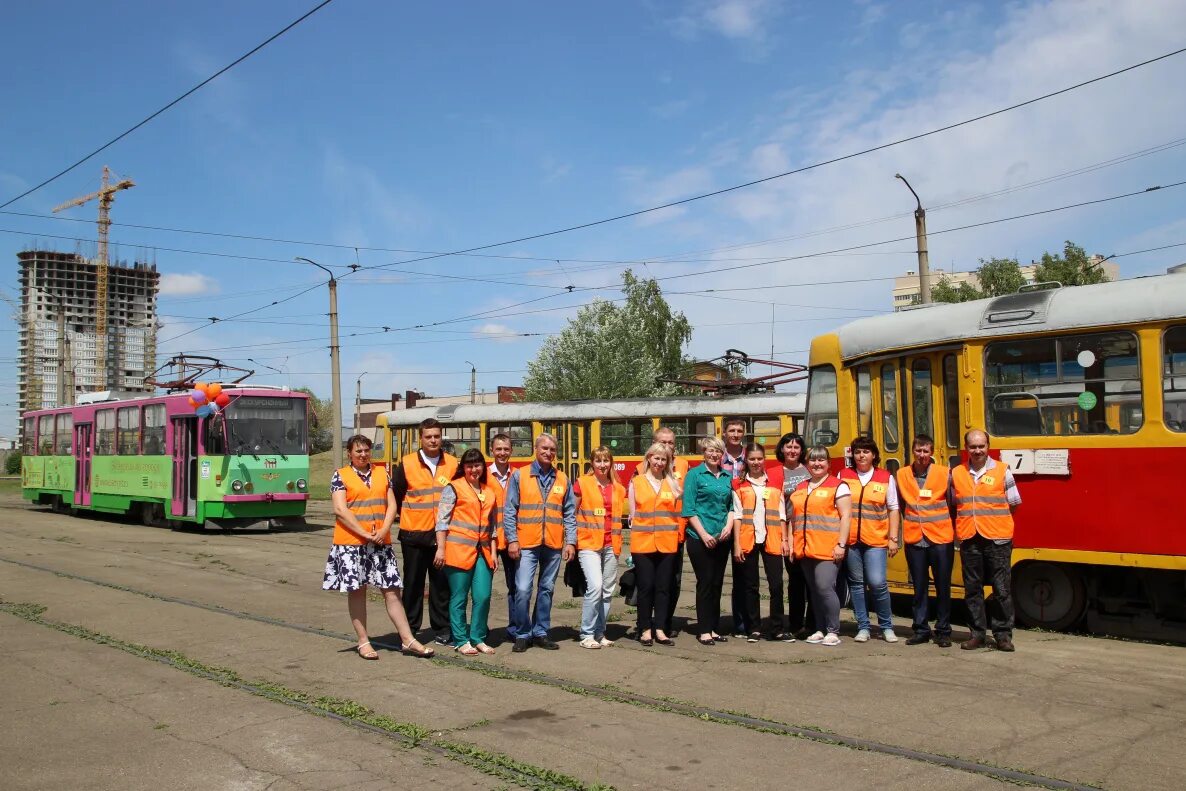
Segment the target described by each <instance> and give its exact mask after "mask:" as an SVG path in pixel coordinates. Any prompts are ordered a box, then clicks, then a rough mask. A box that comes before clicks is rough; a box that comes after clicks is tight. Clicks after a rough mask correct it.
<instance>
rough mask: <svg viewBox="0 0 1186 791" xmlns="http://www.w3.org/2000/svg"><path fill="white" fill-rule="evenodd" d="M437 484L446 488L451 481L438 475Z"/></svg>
mask: <svg viewBox="0 0 1186 791" xmlns="http://www.w3.org/2000/svg"><path fill="white" fill-rule="evenodd" d="M437 483H439V484H440V485H441V486H444V485H446V484H447V483H449V479H448V478H447V477H445V476H444V475H438V476H437Z"/></svg>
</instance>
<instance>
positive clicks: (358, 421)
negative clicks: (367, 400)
mask: <svg viewBox="0 0 1186 791" xmlns="http://www.w3.org/2000/svg"><path fill="white" fill-rule="evenodd" d="M366 375H367V372H366V371H363V372H362V373H360V374H359V375H358V378H357V379H355V380H354V433H355V434H357V433H358V432H359V431H361V430H362V378H363V377H364V376H366Z"/></svg>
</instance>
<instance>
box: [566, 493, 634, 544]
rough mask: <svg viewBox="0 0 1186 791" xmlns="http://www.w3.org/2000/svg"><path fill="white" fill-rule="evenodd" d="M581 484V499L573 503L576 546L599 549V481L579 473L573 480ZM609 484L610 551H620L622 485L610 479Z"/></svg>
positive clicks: (601, 530) (601, 532) (602, 508)
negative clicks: (610, 496) (611, 494)
mask: <svg viewBox="0 0 1186 791" xmlns="http://www.w3.org/2000/svg"><path fill="white" fill-rule="evenodd" d="M577 485H578V486H580V487H581V499H580V500H579V501H578V502H577V549H592V550H598V551H599V550H602V549H604V548H605V500H604V498H602V496H601V484H599V483H598V482H597V478H596V477H595V476H593V475H582V476H581V477H580V479H578V480H577ZM610 485H611V486H612V487H613V502H612V503H610V507H609V516H610V537H611V539H612V540H613V547H614V554H615V555H620V554H622V514H624V513H625V512H626V487H625V486H623V485H622V484H620V483H618V482H617V481H616V480H614V479H612V478H611V479H610Z"/></svg>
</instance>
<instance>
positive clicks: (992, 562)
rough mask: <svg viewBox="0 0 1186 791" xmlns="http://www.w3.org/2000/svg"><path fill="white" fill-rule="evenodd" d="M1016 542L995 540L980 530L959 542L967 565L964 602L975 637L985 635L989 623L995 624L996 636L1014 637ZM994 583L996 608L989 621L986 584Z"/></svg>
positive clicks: (965, 565) (964, 565) (994, 633)
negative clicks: (1013, 578)
mask: <svg viewBox="0 0 1186 791" xmlns="http://www.w3.org/2000/svg"><path fill="white" fill-rule="evenodd" d="M1012 558H1013V542H1012V541H1009V542H1007V543H1004V544H997V543H994V542H993V541H992V540H991V539H987V538H985V537H984V536H982V535H980V534H979V533H977V534H976V535H974V536H972V537H971V538H969V539H967V540H965V541H962V542H960V559H961V561H962V562H963V568H964V604H966V605H967V607H968V627H969V628H970V629H971V630H972V636H973V637H984V632H985V629H986V627H987V626H989V625H991V626H992V633H993V635H994V636H996V637H1008V638H1010V639H1012V637H1013V590H1012V568H1011V566H1012ZM986 580H987V581H988V583H989V584H991V585H992V596H993V600H994V603H995V604H996V607H994V608H993V611H992V613H991V614H990V615H991V619H992V623H991V624H989V623H988V621H987V619H988V617H989V616H986V615H985V611H984V610H985V607H984V583H985V581H986Z"/></svg>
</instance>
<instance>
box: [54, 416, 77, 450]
mask: <svg viewBox="0 0 1186 791" xmlns="http://www.w3.org/2000/svg"><path fill="white" fill-rule="evenodd" d="M73 434H74V416H73V415H71V414H70V413H68V412H67V413H65V414H61V415H58V420H57V423H56V428H55V429H54V454H55V455H58V456H69V455H70V454H71V453H72V452H73V449H72V447H71V445H72V439H73Z"/></svg>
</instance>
